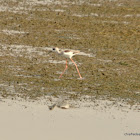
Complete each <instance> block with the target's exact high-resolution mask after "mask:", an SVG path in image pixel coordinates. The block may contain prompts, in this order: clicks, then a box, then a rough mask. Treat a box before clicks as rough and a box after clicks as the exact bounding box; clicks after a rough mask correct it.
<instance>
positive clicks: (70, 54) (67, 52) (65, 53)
mask: <svg viewBox="0 0 140 140" xmlns="http://www.w3.org/2000/svg"><path fill="white" fill-rule="evenodd" d="M52 51H54V52H56V53H58V54H59V55H62V56H65V57H66V58H70V59H71V61H72V62H73V63H74V65H75V67H76V69H77V72H78V74H79V77H80V78H82V76H81V74H80V72H79V69H78V67H77V65H76V63H75V62H74V61H73V59H72V57H73V56H74V55H76V54H79V53H80V51H75V50H63V49H59V48H57V47H56V48H53V49H52ZM67 67H68V66H67V59H66V67H65V69H64V71H63V73H62V74H61V75H60V78H61V77H62V75H63V74H64V72H65V71H66V69H67Z"/></svg>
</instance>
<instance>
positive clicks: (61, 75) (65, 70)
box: [59, 59, 68, 78]
mask: <svg viewBox="0 0 140 140" xmlns="http://www.w3.org/2000/svg"><path fill="white" fill-rule="evenodd" d="M67 68H68V65H67V59H66V67H65V69H64V71H63V72H62V74H61V75H60V76H59V78H61V77H62V75H63V74H64V72H65V71H66V69H67Z"/></svg>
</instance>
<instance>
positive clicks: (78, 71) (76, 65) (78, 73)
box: [70, 58, 82, 78]
mask: <svg viewBox="0 0 140 140" xmlns="http://www.w3.org/2000/svg"><path fill="white" fill-rule="evenodd" d="M70 59H71V61H72V62H73V63H74V65H75V67H76V69H77V72H78V74H79V76H80V78H82V76H81V74H80V72H79V69H78V67H77V65H76V63H75V62H74V61H73V59H72V58H70Z"/></svg>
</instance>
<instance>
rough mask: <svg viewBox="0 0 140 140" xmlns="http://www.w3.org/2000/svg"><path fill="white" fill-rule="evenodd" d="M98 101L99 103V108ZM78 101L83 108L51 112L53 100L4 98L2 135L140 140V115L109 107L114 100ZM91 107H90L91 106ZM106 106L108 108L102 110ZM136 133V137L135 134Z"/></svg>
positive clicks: (14, 139)
mask: <svg viewBox="0 0 140 140" xmlns="http://www.w3.org/2000/svg"><path fill="white" fill-rule="evenodd" d="M97 102H98V103H99V104H98V106H97ZM97 102H96V104H95V103H88V102H77V104H79V105H80V108H79V107H78V108H70V109H67V110H63V109H60V108H55V109H54V110H52V111H50V110H49V109H48V104H50V102H49V100H47V99H43V100H39V101H34V102H31V101H30V102H29V101H24V100H11V99H1V101H0V114H1V115H0V124H1V125H0V132H1V139H4V140H19V139H20V140H25V139H30V140H38V139H43V140H44V139H50V140H60V139H61V140H66V139H67V140H71V139H73V140H78V139H80V140H85V139H88V140H90V139H98V140H103V139H107V140H112V139H113V140H118V139H119V140H129V139H133V140H138V139H139V138H140V117H139V115H140V112H138V110H137V111H136V110H134V109H133V110H132V109H129V108H128V106H127V107H126V108H125V107H123V109H124V110H122V109H118V107H115V106H110V107H107V106H106V107H105V106H104V104H107V105H109V104H111V101H109V102H107V101H106V102H105V101H97ZM87 106H89V107H87ZM103 106H104V109H101V108H102V107H103ZM131 133H132V134H131Z"/></svg>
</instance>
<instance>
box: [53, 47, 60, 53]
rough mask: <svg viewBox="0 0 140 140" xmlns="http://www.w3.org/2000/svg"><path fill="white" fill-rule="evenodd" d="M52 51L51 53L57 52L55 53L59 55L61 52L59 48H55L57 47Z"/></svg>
mask: <svg viewBox="0 0 140 140" xmlns="http://www.w3.org/2000/svg"><path fill="white" fill-rule="evenodd" d="M52 51H53V52H57V53H60V52H61V50H60V49H59V48H57V47H55V48H52Z"/></svg>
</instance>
